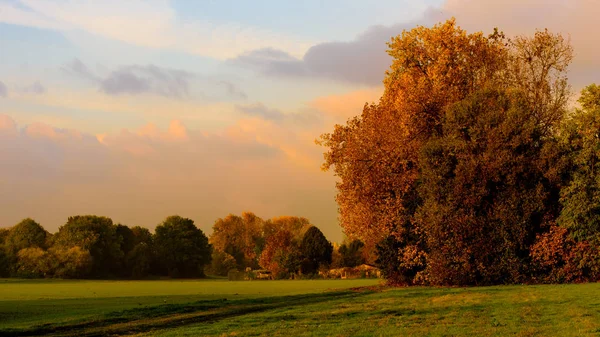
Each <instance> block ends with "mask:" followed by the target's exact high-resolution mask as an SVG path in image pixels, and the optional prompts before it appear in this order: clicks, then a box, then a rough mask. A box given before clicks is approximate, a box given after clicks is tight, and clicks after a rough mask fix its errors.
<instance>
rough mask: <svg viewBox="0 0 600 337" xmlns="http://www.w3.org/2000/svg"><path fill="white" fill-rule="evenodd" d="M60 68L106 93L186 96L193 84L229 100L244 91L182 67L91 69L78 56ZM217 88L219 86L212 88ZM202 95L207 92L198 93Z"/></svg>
mask: <svg viewBox="0 0 600 337" xmlns="http://www.w3.org/2000/svg"><path fill="white" fill-rule="evenodd" d="M61 69H62V70H63V71H64V72H66V73H67V74H70V75H72V76H75V77H78V78H81V79H83V80H86V81H89V82H91V83H93V84H95V85H97V87H98V90H99V91H101V92H103V93H105V94H107V95H114V96H118V95H140V94H154V95H159V96H163V97H169V98H189V97H190V96H191V94H192V92H191V88H192V84H193V82H194V83H199V82H200V86H201V87H212V88H211V94H218V96H225V97H226V98H228V99H232V100H245V99H246V98H247V95H246V93H245V92H244V91H243V90H241V89H240V88H239V87H237V86H236V85H235V84H233V83H232V82H229V81H224V80H214V79H211V78H208V77H203V76H201V75H199V74H196V73H192V72H189V71H185V70H181V69H172V68H166V67H159V66H156V65H153V64H150V65H125V66H120V67H118V68H116V69H114V70H110V71H108V73H106V74H97V73H96V72H93V71H92V70H91V69H90V68H89V67H88V66H87V65H86V64H84V63H83V62H82V61H80V60H79V59H74V60H72V61H71V62H69V63H68V64H66V65H64V66H63V67H61ZM215 88H220V89H219V90H214V89H215ZM200 95H201V96H205V97H206V96H208V94H205V93H200Z"/></svg>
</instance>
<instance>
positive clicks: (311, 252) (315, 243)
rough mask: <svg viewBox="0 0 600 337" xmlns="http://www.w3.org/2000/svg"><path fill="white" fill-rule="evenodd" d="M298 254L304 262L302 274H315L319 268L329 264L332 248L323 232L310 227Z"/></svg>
mask: <svg viewBox="0 0 600 337" xmlns="http://www.w3.org/2000/svg"><path fill="white" fill-rule="evenodd" d="M300 253H301V254H302V257H303V258H304V260H305V263H304V264H303V266H304V269H303V270H302V272H303V273H315V272H316V271H317V270H318V269H319V267H320V266H328V265H330V264H331V254H332V253H333V246H332V245H331V242H329V241H327V238H325V235H323V232H321V230H320V229H319V228H317V227H315V226H312V227H310V228H309V229H308V230H307V231H306V233H304V237H303V238H302V242H301V243H300Z"/></svg>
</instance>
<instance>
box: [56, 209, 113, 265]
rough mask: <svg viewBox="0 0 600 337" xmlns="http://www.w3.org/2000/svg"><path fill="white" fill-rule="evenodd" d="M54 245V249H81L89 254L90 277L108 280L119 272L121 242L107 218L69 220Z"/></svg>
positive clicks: (90, 216)
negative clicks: (106, 278) (91, 262)
mask: <svg viewBox="0 0 600 337" xmlns="http://www.w3.org/2000/svg"><path fill="white" fill-rule="evenodd" d="M53 241H54V245H55V246H56V247H62V248H72V247H80V248H81V249H83V250H86V251H89V253H90V254H91V256H92V260H93V266H92V269H91V274H90V275H91V276H93V277H107V276H111V275H114V274H117V273H118V272H119V271H120V268H119V262H120V261H122V258H123V256H124V254H123V251H122V250H121V244H122V241H123V238H122V237H121V236H120V235H118V234H117V226H115V225H114V224H113V222H112V220H111V219H110V218H107V217H101V216H95V215H83V216H73V217H69V219H68V220H67V223H66V224H65V225H63V226H61V227H60V228H59V230H58V233H57V234H56V235H55V236H54V238H53Z"/></svg>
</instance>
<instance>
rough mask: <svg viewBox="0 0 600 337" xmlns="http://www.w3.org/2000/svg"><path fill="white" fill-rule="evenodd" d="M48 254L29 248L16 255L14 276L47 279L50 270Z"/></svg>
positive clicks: (40, 249)
mask: <svg viewBox="0 0 600 337" xmlns="http://www.w3.org/2000/svg"><path fill="white" fill-rule="evenodd" d="M48 258H49V256H48V253H47V252H46V251H45V250H43V249H42V248H39V247H35V246H34V247H29V248H23V249H21V250H19V252H18V253H17V265H16V270H15V276H17V277H23V278H40V277H48V276H49V274H50V272H51V270H50V265H49V260H48Z"/></svg>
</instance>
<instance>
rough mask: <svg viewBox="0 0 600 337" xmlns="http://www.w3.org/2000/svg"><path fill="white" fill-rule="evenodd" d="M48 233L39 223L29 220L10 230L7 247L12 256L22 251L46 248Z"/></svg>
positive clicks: (6, 242) (6, 241)
mask: <svg viewBox="0 0 600 337" xmlns="http://www.w3.org/2000/svg"><path fill="white" fill-rule="evenodd" d="M48 235H49V234H48V232H47V231H46V230H45V229H44V228H43V227H42V226H40V224H39V223H37V222H35V221H34V220H32V219H30V218H27V219H24V220H22V221H21V222H19V223H18V224H16V225H15V226H14V227H12V228H11V229H10V231H9V232H8V235H7V236H6V240H5V243H4V245H5V247H6V249H7V250H8V252H9V253H10V254H13V255H16V254H17V253H18V252H19V251H20V250H21V249H25V248H32V247H38V248H42V249H44V248H45V247H46V238H47V237H48Z"/></svg>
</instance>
